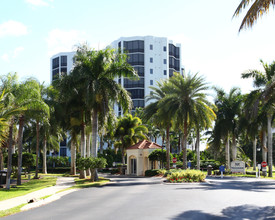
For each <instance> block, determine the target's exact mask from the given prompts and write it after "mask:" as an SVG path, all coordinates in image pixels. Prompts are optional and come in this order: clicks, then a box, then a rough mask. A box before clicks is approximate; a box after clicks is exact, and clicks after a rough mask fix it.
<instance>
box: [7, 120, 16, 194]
mask: <svg viewBox="0 0 275 220" xmlns="http://www.w3.org/2000/svg"><path fill="white" fill-rule="evenodd" d="M13 124H14V118H13V117H12V119H11V122H10V127H9V140H8V170H7V179H6V189H10V181H11V171H12V169H11V168H12V167H11V166H12V136H13Z"/></svg>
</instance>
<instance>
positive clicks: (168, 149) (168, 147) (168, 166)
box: [166, 126, 170, 170]
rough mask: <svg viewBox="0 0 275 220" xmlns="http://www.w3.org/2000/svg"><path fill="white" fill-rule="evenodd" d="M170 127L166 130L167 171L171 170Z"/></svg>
mask: <svg viewBox="0 0 275 220" xmlns="http://www.w3.org/2000/svg"><path fill="white" fill-rule="evenodd" d="M169 133H170V126H167V128H166V169H167V170H170V134H169Z"/></svg>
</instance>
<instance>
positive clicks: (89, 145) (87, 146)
mask: <svg viewBox="0 0 275 220" xmlns="http://www.w3.org/2000/svg"><path fill="white" fill-rule="evenodd" d="M86 141H87V142H86V150H87V155H86V157H90V156H91V134H90V133H89V134H87V139H86ZM86 175H87V176H90V175H91V171H90V169H87V170H86Z"/></svg>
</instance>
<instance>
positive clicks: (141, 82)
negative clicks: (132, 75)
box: [124, 78, 144, 88]
mask: <svg viewBox="0 0 275 220" xmlns="http://www.w3.org/2000/svg"><path fill="white" fill-rule="evenodd" d="M124 87H125V88H134V87H138V88H144V78H140V79H139V80H137V81H134V80H130V79H127V78H124Z"/></svg>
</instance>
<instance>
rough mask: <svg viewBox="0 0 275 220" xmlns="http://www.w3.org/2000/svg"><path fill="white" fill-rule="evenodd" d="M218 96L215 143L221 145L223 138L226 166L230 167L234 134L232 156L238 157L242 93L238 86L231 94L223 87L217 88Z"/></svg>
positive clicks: (214, 132) (214, 130) (216, 102)
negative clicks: (237, 143)
mask: <svg viewBox="0 0 275 220" xmlns="http://www.w3.org/2000/svg"><path fill="white" fill-rule="evenodd" d="M215 90H216V92H217V96H216V99H215V105H216V106H217V111H216V115H217V119H216V123H215V127H214V129H213V134H212V135H213V142H212V143H213V144H214V145H218V146H220V144H221V140H223V142H224V144H225V158H226V168H227V169H230V136H232V158H233V160H235V159H236V153H237V149H236V139H237V137H238V132H239V129H238V125H239V124H238V119H239V116H240V114H241V107H242V95H241V92H240V90H239V89H238V88H232V89H231V90H230V92H229V94H226V93H225V92H224V90H223V89H219V88H215Z"/></svg>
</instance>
